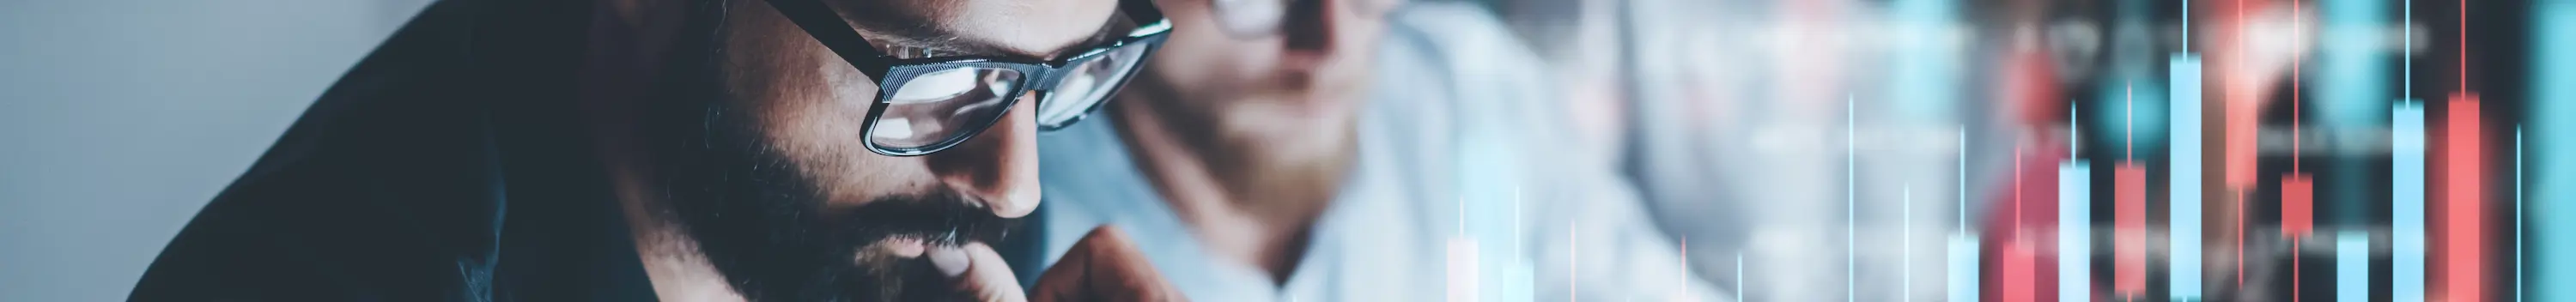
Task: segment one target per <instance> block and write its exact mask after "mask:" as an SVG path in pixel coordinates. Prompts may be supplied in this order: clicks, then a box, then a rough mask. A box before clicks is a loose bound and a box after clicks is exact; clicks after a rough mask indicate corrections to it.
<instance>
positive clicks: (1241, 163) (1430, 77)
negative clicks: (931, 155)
mask: <svg viewBox="0 0 2576 302" xmlns="http://www.w3.org/2000/svg"><path fill="white" fill-rule="evenodd" d="M1160 3H1161V6H1162V7H1163V8H1165V9H1167V10H1168V11H1169V12H1170V18H1171V19H1172V20H1173V22H1174V26H1175V30H1174V31H1173V36H1172V38H1171V41H1170V43H1169V45H1168V46H1166V47H1165V48H1163V51H1162V52H1161V53H1160V54H1159V55H1157V56H1156V57H1155V60H1156V62H1155V63H1154V64H1150V65H1148V66H1146V68H1147V70H1146V71H1145V72H1144V73H1143V74H1140V75H1139V78H1138V80H1137V82H1136V84H1135V85H1134V86H1133V87H1130V88H1131V89H1128V91H1127V93H1125V94H1122V95H1120V96H1119V98H1122V99H1125V100H1122V101H1120V104H1121V105H1118V106H1113V107H1112V108H1111V109H1109V110H1105V111H1104V113H1103V114H1101V115H1100V116H1098V117H1096V118H1099V119H1106V120H1105V121H1095V122H1092V123H1084V124H1083V125H1078V126H1074V127H1071V128H1067V129H1065V131H1060V132H1057V133H1055V134H1050V135H1046V136H1042V137H1040V140H1041V144H1043V145H1046V146H1048V150H1045V152H1041V155H1040V157H1041V158H1042V159H1043V160H1042V162H1043V163H1045V164H1044V165H1045V168H1044V169H1043V172H1041V175H1042V176H1041V177H1042V179H1045V181H1046V183H1047V187H1048V188H1047V190H1046V192H1047V193H1046V194H1047V196H1046V198H1047V199H1051V200H1052V201H1049V202H1048V204H1050V206H1048V207H1044V208H1041V209H1040V210H1039V211H1040V212H1041V213H1039V214H1037V216H1038V217H1039V218H1038V220H1040V221H1042V223H1041V224H1042V225H1043V226H1042V227H1041V228H1039V229H1041V230H1043V231H1042V232H1043V233H1044V234H1043V235H1041V236H1042V237H1044V239H1043V240H1041V242H1040V243H1041V244H1042V245H1043V246H1044V248H1045V249H1046V250H1045V252H1044V253H1039V254H1043V255H1056V254H1062V253H1061V252H1058V251H1063V250H1066V249H1069V248H1071V247H1072V246H1073V245H1072V244H1070V243H1071V242H1074V241H1075V240H1074V239H1076V238H1077V237H1078V236H1080V235H1081V234H1083V232H1084V230H1088V229H1091V228H1092V227H1093V226H1096V225H1101V224H1116V225H1120V226H1122V227H1123V228H1125V229H1127V230H1130V231H1133V232H1135V234H1136V235H1137V236H1136V237H1135V238H1136V240H1137V241H1136V242H1137V243H1138V245H1137V247H1138V248H1139V249H1141V250H1142V251H1143V253H1144V254H1145V255H1146V256H1147V257H1148V258H1150V259H1153V260H1154V261H1153V263H1154V265H1155V268H1156V269H1157V270H1158V271H1160V273H1161V275H1163V276H1166V277H1169V278H1170V280H1172V281H1173V282H1174V283H1173V284H1174V285H1175V286H1176V287H1178V288H1179V289H1180V290H1181V292H1183V293H1184V294H1186V296H1188V297H1191V298H1194V299H1199V300H1225V301H1269V300H1278V301H1295V300H1305V301H1436V300H1442V299H1444V298H1448V299H1469V300H1473V299H1474V297H1477V296H1476V295H1487V296H1493V295H1536V297H1547V299H1555V298H1557V297H1581V298H1582V299H1584V300H1593V299H1610V300H1617V299H1619V298H1645V299H1648V300H1669V299H1674V298H1684V297H1689V298H1697V299H1699V300H1702V301H1712V300H1717V299H1716V298H1715V297H1718V296H1719V295H1716V293H1714V292H1712V291H1711V290H1709V289H1707V287H1706V285H1705V284H1702V282H1700V281H1697V280H1699V279H1698V278H1695V277H1693V276H1690V275H1689V274H1688V273H1687V272H1685V267H1684V266H1683V265H1682V263H1683V262H1682V261H1681V259H1679V257H1677V255H1678V249H1679V247H1677V246H1675V245H1674V242H1673V240H1672V239H1671V237H1666V236H1664V235H1662V234H1661V233H1660V232H1659V231H1657V230H1656V229H1654V227H1653V225H1651V223H1650V222H1649V221H1648V219H1646V218H1645V217H1646V216H1644V213H1643V212H1642V210H1640V208H1639V207H1638V206H1637V204H1636V202H1635V200H1634V199H1635V197H1634V194H1633V193H1632V192H1630V191H1629V189H1628V188H1627V187H1625V185H1624V183H1621V182H1619V181H1618V179H1617V178H1615V177H1614V176H1612V173H1611V170H1610V166H1611V165H1610V164H1609V163H1608V162H1607V161H1606V159H1607V158H1608V157H1607V156H1603V155H1602V154H1601V153H1600V152H1603V150H1605V148H1604V146H1593V145H1586V144H1582V142H1585V141H1581V140H1574V139H1573V138H1574V136H1573V135H1572V134H1571V133H1568V132H1569V131H1570V130H1568V129H1566V127H1567V126H1569V121H1567V120H1566V116H1567V114H1566V111H1565V109H1564V107H1565V105H1566V104H1565V103H1563V102H1562V99H1560V98H1559V97H1560V94H1557V93H1556V92H1555V89H1557V88H1556V87H1552V86H1554V85H1558V84H1559V83H1558V82H1556V81H1554V80H1552V79H1551V78H1550V75H1549V74H1546V73H1544V72H1543V71H1544V70H1547V69H1545V68H1541V67H1542V66H1543V64H1545V63H1544V62H1542V61H1540V60H1538V59H1537V58H1536V57H1535V56H1533V55H1531V54H1529V53H1528V52H1527V50H1526V49H1523V48H1522V47H1521V45H1520V44H1519V43H1518V42H1517V41H1514V40H1512V38H1511V36H1510V33H1509V32H1507V31H1505V30H1504V29H1503V28H1502V27H1501V26H1502V25H1501V24H1500V23H1499V22H1497V21H1495V20H1493V18H1492V17H1491V16H1490V15H1488V14H1487V13H1486V12H1484V11H1482V10H1481V9H1479V8H1475V7H1472V6H1466V5H1463V4H1457V3H1422V4H1417V5H1410V6H1407V5H1405V4H1406V3H1401V0H1170V1H1161V2H1160ZM1480 235H1491V236H1480ZM1067 259H1071V258H1067ZM1051 261H1052V260H1051ZM1023 272H1026V271H1023ZM1444 295H1445V296H1444ZM1497 298H1501V297H1497Z"/></svg>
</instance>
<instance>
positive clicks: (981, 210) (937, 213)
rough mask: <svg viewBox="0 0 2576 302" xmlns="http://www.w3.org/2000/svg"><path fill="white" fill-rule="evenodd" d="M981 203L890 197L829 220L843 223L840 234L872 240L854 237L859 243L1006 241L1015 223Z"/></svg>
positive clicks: (951, 197) (941, 196) (948, 197)
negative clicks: (892, 240) (903, 239)
mask: <svg viewBox="0 0 2576 302" xmlns="http://www.w3.org/2000/svg"><path fill="white" fill-rule="evenodd" d="M984 204H985V203H983V202H981V201H978V200H975V199H972V198H970V197H966V195H965V194H957V193H954V192H944V193H934V194H928V195H916V196H891V197H884V198H878V199H876V200H872V201H870V202H868V203H867V204H864V205H860V206H858V207H851V208H844V209H841V210H838V211H835V213H832V214H834V215H835V216H836V217H833V218H832V219H834V220H837V221H844V222H846V223H843V224H842V225H843V227H844V228H847V229H844V230H842V231H844V233H843V234H860V235H861V236H867V237H875V238H856V239H860V240H864V241H860V242H861V244H865V243H867V242H874V241H876V240H879V239H886V238H894V237H909V238H918V239H920V240H922V241H923V242H925V243H931V244H938V245H945V246H958V245H962V244H965V243H967V242H986V243H993V242H1002V240H1005V239H1008V237H1009V236H1010V231H1011V230H1012V229H1014V228H1016V227H1017V226H1018V224H1019V221H1018V220H1015V219H1010V218H1002V217H1001V216H997V215H994V214H993V210H992V209H991V208H989V207H987V206H985V205H984Z"/></svg>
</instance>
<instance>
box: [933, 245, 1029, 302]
mask: <svg viewBox="0 0 2576 302" xmlns="http://www.w3.org/2000/svg"><path fill="white" fill-rule="evenodd" d="M946 249H955V251H950V252H953V253H958V254H962V255H952V256H938V257H940V258H946V257H963V258H964V259H963V260H964V261H957V260H952V259H932V260H931V261H938V262H965V263H964V264H963V265H964V266H965V272H964V275H958V276H957V279H956V280H957V286H958V290H961V291H964V292H967V293H972V294H974V295H975V301H987V302H1021V301H1028V293H1027V292H1025V291H1022V290H1020V280H1019V277H1017V276H1014V275H1012V274H1011V266H1010V265H1004V264H1003V263H1008V262H1003V260H1002V254H1001V253H998V252H994V251H993V247H992V246H987V245H984V244H983V243H967V244H966V245H965V246H961V247H955V248H946ZM932 253H933V254H937V253H940V252H932ZM943 266H945V265H943Z"/></svg>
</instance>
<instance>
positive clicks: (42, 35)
mask: <svg viewBox="0 0 2576 302" xmlns="http://www.w3.org/2000/svg"><path fill="white" fill-rule="evenodd" d="M427 4H428V1H427V0H9V1H0V301H113V300H123V299H124V298H125V294H126V291H128V290H129V289H131V288H132V287H133V286H134V281H135V279H136V278H137V277H139V276H141V274H142V273H143V268H144V267H145V266H146V265H148V264H150V263H151V261H152V258H153V257H154V256H156V255H158V254H159V253H160V251H161V246H162V245H163V244H166V243H168V242H169V240H170V237H171V236H172V235H175V234H177V233H178V231H179V227H180V225H182V224H184V223H186V222H187V221H188V218H189V217H190V216H192V215H194V214H195V213H196V212H197V209H198V208H199V207H201V206H203V205H204V204H205V202H206V200H207V199H209V198H213V197H214V195H215V193H216V192H217V191H219V190H222V189H223V187H224V185H226V184H228V183H230V182H232V179H233V177H235V176H239V175H240V174H241V173H242V171H243V170H244V169H245V168H248V167H249V166H250V163H251V160H252V159H254V158H255V157H257V156H258V155H259V154H260V153H261V152H262V151H264V150H266V149H267V148H268V145H269V144H270V143H272V142H274V141H275V140H276V139H277V136H278V135H279V134H280V133H282V132H283V131H285V129H286V126H287V125H288V124H289V123H291V122H293V121H294V120H295V117H296V115H297V114H298V113H301V112H302V111H303V109H304V107H305V106H306V105H308V104H311V103H312V101H313V98H314V97H315V96H318V95H320V94H321V92H322V89H323V88H324V87H326V86H328V85H330V84H331V81H332V80H333V79H335V78H338V77H339V75H340V73H341V72H344V71H346V70H347V69H348V68H349V66H350V64H353V63H356V62H357V60H358V58H359V57H360V56H362V55H365V54H366V52H367V51H369V50H371V49H373V48H375V45H376V44H377V43H379V42H381V40H383V39H384V38H385V36H386V35H388V34H391V33H392V32H393V30H394V29H395V28H396V27H398V26H400V25H401V23H402V22H404V21H405V20H408V19H410V18H411V15H412V14H413V13H416V12H418V11H419V10H420V8H421V7H423V6H425V5H427Z"/></svg>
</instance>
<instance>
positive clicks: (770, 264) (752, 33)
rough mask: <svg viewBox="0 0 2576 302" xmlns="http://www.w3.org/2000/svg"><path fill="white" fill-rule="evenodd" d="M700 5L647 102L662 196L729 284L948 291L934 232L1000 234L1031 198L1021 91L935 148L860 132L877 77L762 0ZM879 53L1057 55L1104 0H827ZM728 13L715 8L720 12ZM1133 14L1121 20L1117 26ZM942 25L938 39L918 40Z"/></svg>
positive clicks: (818, 291) (1109, 3)
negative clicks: (893, 149)
mask: <svg viewBox="0 0 2576 302" xmlns="http://www.w3.org/2000/svg"><path fill="white" fill-rule="evenodd" d="M730 2H731V3H728V4H725V5H727V7H726V8H725V9H721V10H717V9H700V10H698V11H701V12H698V13H694V14H697V15H696V16H691V17H692V19H696V20H693V22H696V23H692V24H691V25H689V26H688V27H690V29H687V30H684V32H686V33H684V34H683V35H682V36H681V37H680V38H679V39H678V41H677V42H675V44H676V45H678V47H676V48H674V49H675V50H676V51H678V53H674V54H673V55H672V56H671V57H673V58H675V61H673V62H672V63H670V65H668V66H667V67H666V68H665V69H664V70H666V72H664V73H663V74H665V75H668V76H667V77H666V79H665V80H664V81H662V82H661V83H662V85H659V86H662V87H655V89H658V90H657V91H661V92H662V93H657V94H656V95H655V96H653V97H654V98H655V99H654V101H653V102H650V103H649V104H648V105H647V107H649V109H648V110H645V111H646V112H647V113H646V114H647V117H646V118H645V123H644V125H642V126H641V127H646V128H648V129H650V131H647V132H646V133H648V134H647V135H645V136H646V137H645V138H643V141H644V142H645V144H646V146H647V147H646V149H649V150H648V151H649V152H650V153H651V154H652V156H651V158H652V159H651V160H652V165H651V166H650V167H649V168H648V169H651V170H652V175H655V179H654V181H655V182H656V184H655V185H656V186H655V187H654V188H655V189H659V190H661V192H653V194H657V195H658V196H656V198H655V199H656V200H658V202H660V203H661V204H662V205H663V207H662V208H665V209H668V212H666V213H654V214H655V215H658V216H661V217H663V218H666V220H670V221H674V222H675V223H676V224H678V225H679V226H680V227H681V228H683V229H685V231H686V233H687V235H688V236H689V237H690V238H689V239H692V240H694V241H695V242H696V243H697V245H696V248H697V252H699V253H701V254H703V255H704V256H705V258H706V259H707V260H708V262H709V264H711V265H712V266H714V267H715V268H716V269H717V270H718V271H719V272H721V273H722V274H723V275H724V277H725V280H726V281H727V282H728V283H730V284H731V285H732V287H733V289H734V290H735V291H737V292H740V293H741V294H743V296H745V297H747V298H750V299H753V300H767V301H822V300H835V301H840V300H856V301H878V300H894V301H929V300H950V297H951V296H950V295H951V294H955V293H954V292H955V289H954V287H953V286H951V284H950V283H949V282H948V281H947V278H946V277H945V275H944V274H942V273H941V272H939V271H938V269H936V268H935V267H934V266H933V265H931V264H930V262H929V260H927V259H926V258H927V257H919V256H920V255H922V254H923V251H924V250H926V249H938V248H953V247H955V246H957V245H959V244H964V243H968V242H978V241H991V240H999V239H1000V238H1001V236H1004V235H1005V230H1007V229H1008V228H1007V225H1006V224H1007V222H1008V219H1009V218H1015V217H1019V216H1022V215H1025V214H1027V213H1029V212H1030V211H1031V210H1032V209H1034V208H1035V207H1036V206H1037V202H1038V201H1037V197H1038V196H1039V192H1038V184H1037V171H1035V169H1036V168H1037V163H1036V162H1035V161H1036V159H1037V157H1036V156H1035V149H1034V148H1035V147H1036V146H1034V145H1033V140H1034V136H1033V135H1035V132H1036V129H1035V127H1034V122H1033V121H1032V120H1031V117H1030V113H1031V112H1033V111H1034V110H1032V109H1031V107H1032V106H1034V105H1036V103H1038V102H1036V101H1034V100H1031V99H1025V98H1028V97H1031V96H1028V95H1023V96H1021V97H1023V98H1024V99H1022V100H1021V101H1019V102H1016V103H1015V104H1016V105H1015V106H1016V107H1014V108H1011V109H1009V113H1008V115H1007V116H1005V117H1003V120H1001V121H999V122H997V124H995V125H994V126H992V128H991V129H989V130H986V131H985V132H983V133H982V134H980V135H977V136H975V137H974V138H972V140H971V141H968V142H966V143H964V144H962V145H959V146H957V147H954V148H950V149H947V150H945V151H941V152H938V153H933V154H929V155H923V156H913V157H889V156H883V155H878V154H875V153H872V152H870V151H869V150H868V149H867V147H866V146H865V145H864V143H862V140H861V138H862V136H861V135H862V133H861V129H862V124H863V123H864V122H865V118H866V117H867V114H868V112H867V111H868V108H869V106H870V105H871V102H873V101H875V99H876V95H877V87H875V86H874V84H873V81H872V80H871V79H869V78H868V77H867V76H866V75H865V74H862V73H860V72H859V71H858V70H857V69H855V68H854V67H852V66H850V65H849V64H848V63H847V62H845V61H843V60H842V59H841V58H839V57H837V56H834V55H833V54H832V53H831V52H830V50H828V49H826V48H825V47H823V46H822V45H821V44H820V43H819V42H816V41H815V40H814V39H813V38H811V37H810V36H809V35H808V34H806V33H805V32H804V31H802V30H799V29H797V28H796V27H795V26H794V25H792V24H791V23H789V22H788V21H787V19H785V17H784V16H782V15H780V14H779V13H778V11H777V10H776V9H774V8H772V7H771V6H769V5H766V4H764V3H762V2H761V1H758V0H734V1H730ZM825 2H826V4H827V5H830V6H832V7H834V8H835V9H836V10H839V13H840V15H841V16H845V17H848V18H850V19H851V20H850V21H851V23H853V24H856V26H855V27H856V28H857V29H859V30H860V32H861V33H862V34H863V35H866V36H867V37H868V38H869V39H870V40H872V41H874V43H876V44H879V45H880V46H891V47H889V49H888V50H890V51H888V53H918V52H919V51H904V49H912V50H925V51H928V52H930V53H934V54H938V55H942V56H946V55H1016V56H1028V57H1038V58H1052V57H1055V56H1056V55H1058V53H1059V52H1074V51H1079V50H1076V48H1078V47H1085V46H1091V45H1090V44H1085V43H1082V42H1087V41H1090V40H1092V39H1094V38H1095V36H1097V35H1098V34H1099V33H1100V32H1101V30H1102V27H1103V25H1104V24H1108V23H1109V22H1108V20H1110V18H1111V17H1112V15H1113V14H1112V13H1113V11H1115V9H1116V6H1117V3H1116V1H1114V0H944V1H880V0H828V1H825ZM719 16H720V17H721V21H720V22H716V21H713V20H716V17H719ZM1125 30H1126V29H1123V28H1122V29H1116V30H1115V31H1116V32H1120V33H1123V32H1124V31H1125ZM928 42H936V43H928Z"/></svg>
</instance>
